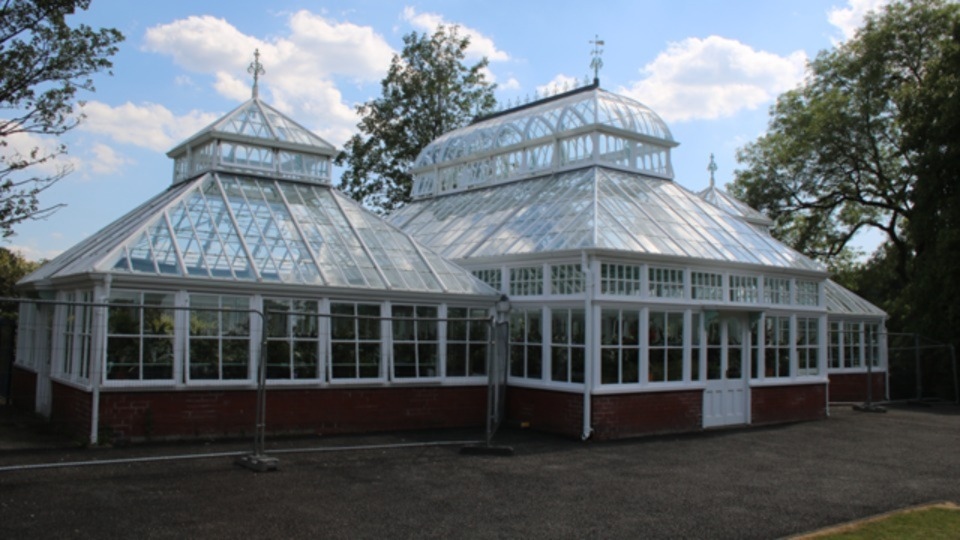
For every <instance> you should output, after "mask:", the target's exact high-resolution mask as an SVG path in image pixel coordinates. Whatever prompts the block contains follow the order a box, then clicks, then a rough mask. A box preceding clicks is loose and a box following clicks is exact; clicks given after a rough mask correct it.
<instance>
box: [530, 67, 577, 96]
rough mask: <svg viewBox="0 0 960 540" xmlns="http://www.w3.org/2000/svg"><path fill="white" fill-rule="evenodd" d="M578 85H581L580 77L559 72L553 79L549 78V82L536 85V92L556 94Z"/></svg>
mask: <svg viewBox="0 0 960 540" xmlns="http://www.w3.org/2000/svg"><path fill="white" fill-rule="evenodd" d="M578 86H582V82H581V80H580V79H578V78H576V77H572V76H570V75H564V74H563V73H560V74H558V75H557V76H556V77H554V78H553V79H550V82H548V83H547V84H544V85H542V86H538V87H537V93H538V94H539V95H541V96H542V95H547V94H557V93H560V92H565V91H567V90H573V89H575V88H577V87H578Z"/></svg>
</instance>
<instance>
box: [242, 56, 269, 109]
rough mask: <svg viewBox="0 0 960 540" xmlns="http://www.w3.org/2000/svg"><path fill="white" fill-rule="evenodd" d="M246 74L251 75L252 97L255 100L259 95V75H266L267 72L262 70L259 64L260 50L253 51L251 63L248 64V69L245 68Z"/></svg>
mask: <svg viewBox="0 0 960 540" xmlns="http://www.w3.org/2000/svg"><path fill="white" fill-rule="evenodd" d="M247 73H249V74H251V75H253V97H254V98H257V97H258V96H259V94H260V90H259V81H260V75H264V74H266V73H267V71H266V70H265V69H263V64H261V63H260V49H254V50H253V62H250V67H248V68H247Z"/></svg>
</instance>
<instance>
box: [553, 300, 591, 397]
mask: <svg viewBox="0 0 960 540" xmlns="http://www.w3.org/2000/svg"><path fill="white" fill-rule="evenodd" d="M551 321H552V324H551V334H550V335H551V345H552V347H551V349H550V350H551V357H550V359H551V363H550V380H552V381H560V382H574V383H582V382H583V369H584V327H585V321H584V314H583V310H582V309H555V310H553V317H552V319H551Z"/></svg>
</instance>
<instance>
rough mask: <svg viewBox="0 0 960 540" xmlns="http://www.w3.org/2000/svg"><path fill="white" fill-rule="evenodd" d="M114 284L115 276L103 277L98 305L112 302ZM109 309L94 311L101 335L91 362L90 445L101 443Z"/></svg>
mask: <svg viewBox="0 0 960 540" xmlns="http://www.w3.org/2000/svg"><path fill="white" fill-rule="evenodd" d="M112 283H113V275H111V274H107V275H106V276H104V277H103V294H102V295H101V297H100V299H99V301H98V303H100V304H106V303H107V302H109V301H110V286H111V285H112ZM95 301H97V300H95ZM107 309H108V308H104V307H98V308H94V311H93V314H94V320H95V321H98V322H99V324H96V325H94V328H95V329H96V328H99V329H100V330H99V332H100V333H99V335H97V341H98V342H99V346H95V347H94V350H96V351H97V354H96V356H94V358H92V359H91V362H90V382H91V383H93V397H92V400H91V401H92V402H93V403H92V404H91V406H90V408H91V410H90V444H97V443H99V442H100V441H99V434H100V382H101V378H102V377H103V371H102V368H103V362H104V361H105V359H106V357H107V351H106V344H107V335H106V331H107V322H108V321H107V317H108V315H107V312H106V310H107ZM95 332H96V330H95Z"/></svg>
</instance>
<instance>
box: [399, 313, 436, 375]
mask: <svg viewBox="0 0 960 540" xmlns="http://www.w3.org/2000/svg"><path fill="white" fill-rule="evenodd" d="M438 326H439V321H438V320H437V308H436V307H435V306H404V305H394V306H393V376H394V377H396V378H398V379H413V378H424V377H439V376H440V373H439V368H440V365H439V361H438V357H439V347H440V342H439V335H438V333H437V327H438Z"/></svg>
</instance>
